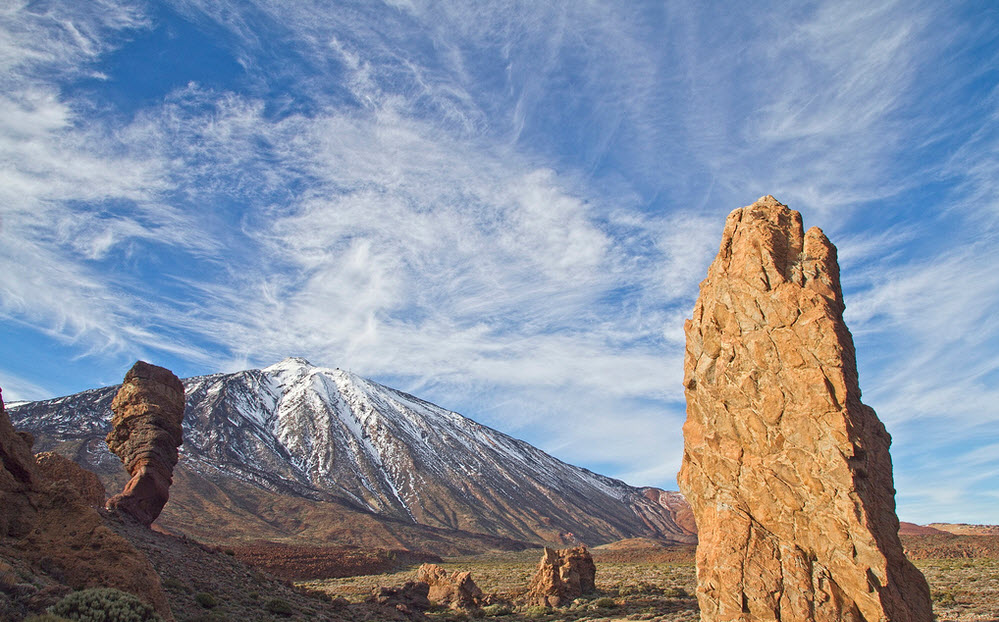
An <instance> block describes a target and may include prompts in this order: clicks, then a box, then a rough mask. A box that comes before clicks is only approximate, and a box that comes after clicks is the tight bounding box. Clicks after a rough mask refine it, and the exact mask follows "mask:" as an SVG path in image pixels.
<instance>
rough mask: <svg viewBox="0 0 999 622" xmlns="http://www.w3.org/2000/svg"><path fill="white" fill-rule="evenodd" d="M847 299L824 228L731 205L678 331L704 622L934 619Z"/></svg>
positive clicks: (688, 489)
mask: <svg viewBox="0 0 999 622" xmlns="http://www.w3.org/2000/svg"><path fill="white" fill-rule="evenodd" d="M843 310H844V304H843V294H842V291H841V288H840V282H839V266H838V264H837V261H836V248H835V247H834V246H833V245H832V243H830V242H829V240H828V239H827V238H826V236H825V235H824V234H823V233H822V231H821V230H820V229H818V228H816V227H813V228H811V229H809V230H808V232H807V233H804V231H803V227H802V223H801V216H800V214H798V212H796V211H793V210H790V209H788V208H787V207H786V206H784V205H782V204H780V203H779V202H778V201H777V200H776V199H774V198H773V197H771V196H766V197H763V198H761V199H760V200H758V201H757V202H756V203H754V204H753V205H750V206H748V207H743V208H740V209H737V210H735V211H734V212H732V213H731V214H730V215H729V217H728V220H727V222H726V224H725V231H724V233H723V235H722V243H721V248H720V250H719V252H718V256H717V257H716V258H715V260H714V262H713V263H712V264H711V267H710V269H709V270H708V276H707V278H706V279H705V280H704V281H703V282H702V283H701V291H700V296H699V298H698V300H697V304H696V306H695V307H694V313H693V318H692V319H690V320H687V322H686V324H685V327H684V328H685V332H686V336H687V351H686V358H685V362H684V385H685V394H686V398H687V421H686V423H685V424H684V426H683V434H684V458H683V465H682V468H681V470H680V476H679V484H680V489H681V491H682V492H683V494H684V495H685V496H686V498H687V500H688V501H689V502H690V504H691V506H692V508H693V511H694V515H695V518H696V521H697V527H698V537H699V543H698V547H697V579H698V588H697V597H698V603H699V605H700V609H701V620H704V621H711V622H713V621H726V622H727V621H731V620H740V621H748V620H781V621H784V622H813V621H814V622H818V621H841V620H842V621H851V622H861V621H866V622H875V621H893V622H923V621H926V622H929V621H930V620H931V619H932V612H931V606H930V598H929V589H928V587H927V584H926V581H925V579H924V578H923V576H922V574H921V573H920V572H919V571H918V570H917V569H916V568H915V566H913V565H912V564H911V563H910V562H909V561H908V560H907V559H906V558H905V556H904V554H903V552H902V546H901V543H900V541H899V538H898V519H897V517H896V515H895V490H894V487H893V482H892V467H891V458H890V456H889V453H888V447H889V444H890V442H891V439H890V437H889V435H888V433H887V432H886V431H885V428H884V426H883V425H882V424H881V422H880V421H879V420H878V418H877V415H876V414H875V413H874V411H873V410H872V409H871V408H870V407H868V406H865V405H864V404H863V403H862V402H861V400H860V388H859V385H858V381H857V368H856V358H855V354H854V346H853V338H852V337H851V335H850V332H849V331H848V330H847V327H846V324H845V323H844V322H843Z"/></svg>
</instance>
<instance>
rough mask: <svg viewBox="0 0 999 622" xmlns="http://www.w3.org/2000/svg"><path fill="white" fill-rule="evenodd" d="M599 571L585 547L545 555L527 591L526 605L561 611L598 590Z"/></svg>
mask: <svg viewBox="0 0 999 622" xmlns="http://www.w3.org/2000/svg"><path fill="white" fill-rule="evenodd" d="M596 574H597V567H596V565H594V563H593V557H591V556H590V552H589V551H587V550H586V547H583V546H577V547H573V548H570V549H558V550H556V549H550V548H548V547H545V552H544V554H543V555H542V556H541V561H540V562H539V563H538V569H537V570H536V571H535V572H534V578H533V579H531V583H530V585H529V586H528V588H527V604H528V605H535V606H541V607H561V606H563V605H566V604H568V603H570V602H572V601H573V600H574V599H576V598H579V597H580V596H582V595H583V594H589V593H590V592H593V591H594V590H595V589H596V583H595V582H596Z"/></svg>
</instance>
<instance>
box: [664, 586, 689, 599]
mask: <svg viewBox="0 0 999 622" xmlns="http://www.w3.org/2000/svg"><path fill="white" fill-rule="evenodd" d="M663 596H667V597H669V598H690V594H688V593H687V590H685V589H683V588H682V587H675V586H674V587H668V588H666V589H665V590H663Z"/></svg>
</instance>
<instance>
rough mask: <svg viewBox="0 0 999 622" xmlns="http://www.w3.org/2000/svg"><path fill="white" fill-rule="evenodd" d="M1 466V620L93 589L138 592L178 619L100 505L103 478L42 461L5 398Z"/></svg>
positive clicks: (72, 465) (0, 434)
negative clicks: (12, 419)
mask: <svg viewBox="0 0 999 622" xmlns="http://www.w3.org/2000/svg"><path fill="white" fill-rule="evenodd" d="M0 463H2V464H0V467H2V468H0V620H20V619H22V618H24V617H25V616H26V615H28V614H32V613H40V612H42V611H44V609H45V608H46V607H49V606H51V605H53V604H55V603H56V602H57V601H58V600H59V599H60V598H61V597H63V596H65V595H66V594H68V593H69V592H70V591H72V590H80V589H85V588H91V587H115V588H118V589H121V590H124V591H126V592H129V593H131V594H134V595H136V596H138V597H139V598H140V599H142V600H143V601H145V602H147V603H149V604H150V605H152V606H153V607H155V609H156V610H157V611H158V612H159V614H160V616H161V617H162V618H163V619H164V620H167V621H172V620H173V617H172V615H171V613H170V607H169V605H168V604H167V599H166V596H165V594H164V593H163V590H162V588H161V586H160V580H159V577H158V576H157V574H156V572H155V571H154V570H153V567H152V566H151V565H150V563H149V561H148V560H147V559H146V557H145V556H144V555H143V554H142V553H140V552H139V551H138V550H136V548H135V547H134V546H133V545H132V544H131V543H130V542H129V541H128V540H126V539H125V538H122V537H121V536H119V535H118V534H116V533H114V531H112V530H111V529H110V528H108V526H107V525H106V524H105V522H104V520H103V518H102V517H101V515H100V514H99V513H98V511H97V510H96V509H95V508H94V507H93V505H94V504H95V502H103V500H104V499H103V496H104V494H103V490H102V489H101V490H98V489H97V486H99V483H96V482H94V479H93V478H92V474H87V473H85V472H83V470H82V469H80V467H78V466H77V465H76V464H75V463H71V462H68V461H65V462H64V461H62V460H60V459H58V458H55V459H53V458H51V457H49V456H44V455H42V456H41V457H40V460H39V463H38V464H36V462H35V459H34V457H33V456H32V454H31V438H30V435H26V434H24V433H19V432H16V431H15V430H14V427H13V426H12V425H11V423H10V419H9V418H8V417H7V414H6V412H4V409H3V400H2V395H0ZM50 478H51V479H50ZM98 497H99V499H98Z"/></svg>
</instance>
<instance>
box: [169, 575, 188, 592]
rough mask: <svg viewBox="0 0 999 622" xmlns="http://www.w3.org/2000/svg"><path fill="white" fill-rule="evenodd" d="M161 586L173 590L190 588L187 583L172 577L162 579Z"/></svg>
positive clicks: (186, 590) (183, 590)
mask: <svg viewBox="0 0 999 622" xmlns="http://www.w3.org/2000/svg"><path fill="white" fill-rule="evenodd" d="M163 587H164V588H166V589H168V590H174V591H177V592H189V591H191V588H189V587H187V584H186V583H184V582H183V581H181V580H180V579H174V578H173V577H167V578H166V579H163Z"/></svg>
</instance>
